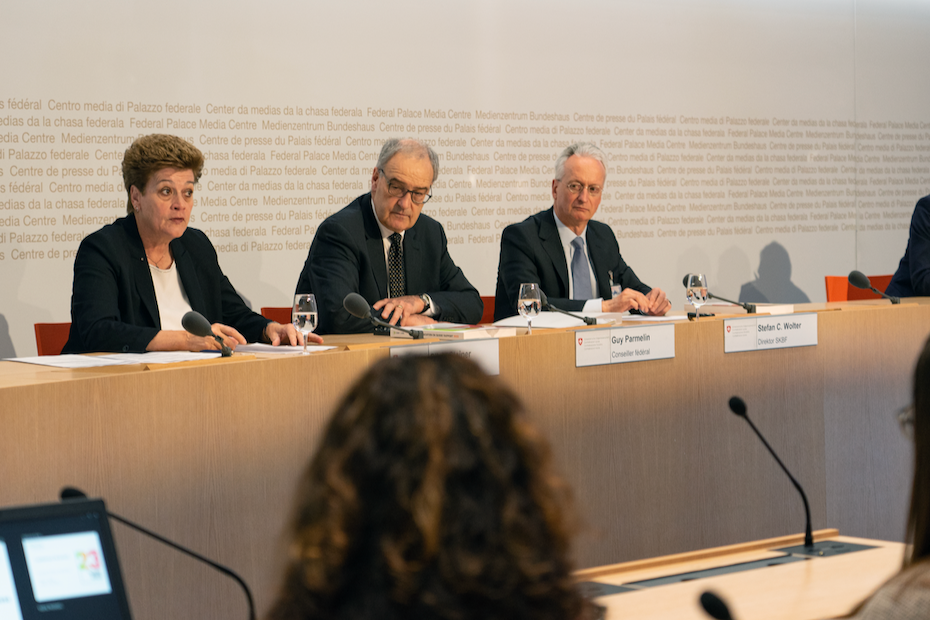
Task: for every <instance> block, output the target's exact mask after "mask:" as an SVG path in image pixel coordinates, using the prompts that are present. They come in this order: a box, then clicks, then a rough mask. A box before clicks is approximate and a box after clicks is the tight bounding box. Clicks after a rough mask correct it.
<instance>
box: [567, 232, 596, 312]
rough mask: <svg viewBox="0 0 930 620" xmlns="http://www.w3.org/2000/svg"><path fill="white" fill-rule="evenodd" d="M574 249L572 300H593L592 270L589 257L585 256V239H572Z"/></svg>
mask: <svg viewBox="0 0 930 620" xmlns="http://www.w3.org/2000/svg"><path fill="white" fill-rule="evenodd" d="M572 247H573V248H575V253H574V255H573V256H572V284H573V287H572V288H573V289H574V291H573V294H572V299H591V298H593V295H592V294H591V270H590V269H588V257H587V256H585V251H584V239H582V238H581V237H575V238H574V239H572Z"/></svg>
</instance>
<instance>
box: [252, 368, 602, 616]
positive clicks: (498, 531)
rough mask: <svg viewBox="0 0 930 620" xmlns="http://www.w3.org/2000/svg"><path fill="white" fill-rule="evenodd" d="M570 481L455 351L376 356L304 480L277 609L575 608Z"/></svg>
mask: <svg viewBox="0 0 930 620" xmlns="http://www.w3.org/2000/svg"><path fill="white" fill-rule="evenodd" d="M568 495H569V491H568V488H567V487H566V485H565V484H564V483H563V482H562V481H561V479H560V478H559V477H558V476H557V475H556V474H555V472H554V471H553V468H552V464H551V457H550V453H549V448H548V445H547V443H546V442H545V440H544V439H543V438H542V437H541V436H540V435H539V434H538V433H537V432H536V431H535V430H534V429H533V427H532V426H531V425H530V424H529V422H528V421H527V419H526V416H525V414H524V411H523V408H522V405H521V404H520V402H519V400H518V399H517V397H516V396H515V395H514V394H513V393H512V392H511V391H510V390H509V389H507V388H506V387H504V385H503V384H502V383H501V382H500V381H498V380H497V379H496V378H493V377H488V376H487V375H485V374H484V373H483V372H482V371H481V370H480V369H479V368H478V366H476V365H475V364H474V363H473V362H471V361H469V360H466V359H464V358H462V357H459V356H453V355H443V356H434V357H420V356H415V357H401V358H395V359H387V360H383V361H381V362H379V363H378V364H376V365H375V366H374V367H373V368H371V369H370V370H369V371H368V372H367V373H366V374H365V375H364V376H362V377H361V378H360V379H359V380H358V381H356V382H355V385H354V386H352V388H351V389H350V390H349V391H348V394H347V395H346V396H345V398H344V400H343V401H342V403H341V404H340V405H339V406H338V408H337V409H336V412H335V414H334V415H333V418H332V420H330V422H329V425H328V427H327V429H326V431H325V434H324V436H323V440H322V443H321V445H320V447H319V448H318V449H317V452H316V454H315V456H314V457H313V458H312V460H311V462H310V464H309V466H308V468H307V470H306V471H305V473H304V475H303V477H302V479H301V481H300V483H299V486H298V490H297V499H296V510H295V513H294V517H293V521H292V523H291V525H290V530H289V533H288V544H289V548H288V556H289V557H288V563H287V567H286V571H285V575H284V579H283V583H282V586H281V589H280V592H279V594H278V598H277V600H276V602H275V603H274V605H273V607H272V610H271V612H270V614H269V616H268V617H269V619H270V620H298V619H305V618H306V619H309V618H314V619H317V618H321V619H328V618H333V619H335V618H338V619H340V620H343V619H344V620H363V619H375V618H377V619H379V620H392V619H400V618H416V619H433V618H435V619H450V620H451V619H463V620H464V619H473V618H474V619H479V618H480V619H488V620H492V619H495V618H501V619H503V618H506V619H508V620H515V619H521V618H526V619H530V618H532V619H533V620H546V619H553V620H555V619H558V620H577V619H579V618H582V617H586V616H588V613H587V612H588V611H593V607H594V606H593V605H591V604H590V603H586V602H585V600H584V599H583V598H582V596H581V594H580V592H579V591H578V588H577V587H576V585H575V582H574V580H573V578H572V574H571V562H570V561H569V558H568V551H569V539H570V534H569V530H570V525H569V519H568V517H567V513H566V506H567V505H568V500H569V497H568Z"/></svg>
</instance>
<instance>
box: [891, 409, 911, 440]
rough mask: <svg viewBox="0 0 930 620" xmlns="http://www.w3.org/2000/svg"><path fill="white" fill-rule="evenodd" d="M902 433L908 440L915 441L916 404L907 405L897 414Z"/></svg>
mask: <svg viewBox="0 0 930 620" xmlns="http://www.w3.org/2000/svg"><path fill="white" fill-rule="evenodd" d="M895 417H896V418H897V419H898V424H899V425H900V426H901V432H902V433H904V436H905V437H907V438H908V439H914V404H913V403H911V404H910V405H905V406H904V407H901V408H900V409H898V410H897V411H896V412H895Z"/></svg>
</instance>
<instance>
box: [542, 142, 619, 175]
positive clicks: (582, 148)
mask: <svg viewBox="0 0 930 620" xmlns="http://www.w3.org/2000/svg"><path fill="white" fill-rule="evenodd" d="M572 155H577V156H578V157H590V158H591V159H596V160H597V161H599V162H601V166H603V167H604V178H605V179H606V178H607V155H605V154H604V151H602V150H601V149H599V148H598V147H597V146H596V145H594V144H592V143H591V142H576V143H574V144H572V145H569V146H567V147H565V150H564V151H562V154H561V155H559V158H558V159H557V160H555V179H556V180H557V181H561V180H562V177H563V176H565V162H567V161H568V158H569V157H571V156H572Z"/></svg>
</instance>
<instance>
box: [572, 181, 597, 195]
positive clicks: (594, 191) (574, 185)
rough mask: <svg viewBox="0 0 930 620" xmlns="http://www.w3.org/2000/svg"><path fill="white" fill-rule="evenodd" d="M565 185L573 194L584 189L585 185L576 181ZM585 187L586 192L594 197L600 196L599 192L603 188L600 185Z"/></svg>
mask: <svg viewBox="0 0 930 620" xmlns="http://www.w3.org/2000/svg"><path fill="white" fill-rule="evenodd" d="M565 187H566V188H567V189H568V191H570V192H571V193H573V194H580V193H581V192H582V191H584V189H585V185H584V184H583V183H579V182H578V181H572V182H571V183H566V184H565ZM587 188H588V194H590V195H591V196H595V197H597V196H600V195H601V192H602V191H603V190H604V188H603V187H601V186H600V185H588V186H587Z"/></svg>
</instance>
